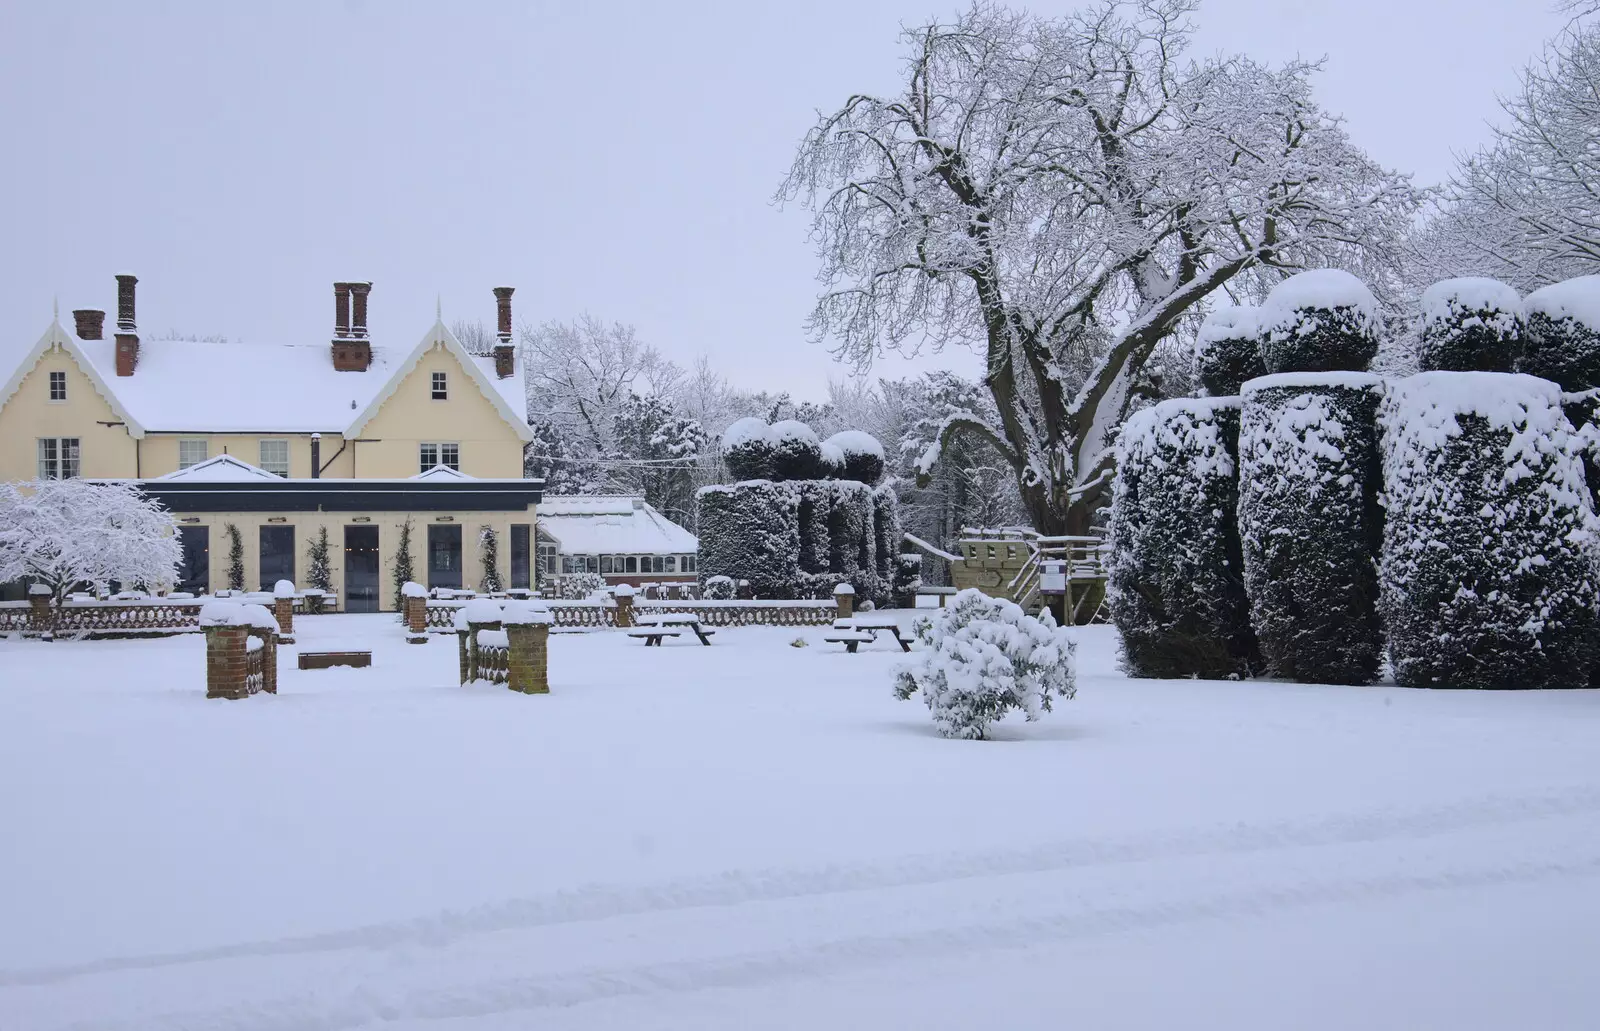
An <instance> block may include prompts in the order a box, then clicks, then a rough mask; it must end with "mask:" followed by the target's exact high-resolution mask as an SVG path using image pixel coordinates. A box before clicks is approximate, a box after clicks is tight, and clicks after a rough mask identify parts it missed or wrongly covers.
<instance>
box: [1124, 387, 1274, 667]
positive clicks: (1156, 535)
mask: <svg viewBox="0 0 1600 1031" xmlns="http://www.w3.org/2000/svg"><path fill="white" fill-rule="evenodd" d="M1238 439H1239V399H1238V398H1236V397H1224V398H1201V399H1192V398H1180V399H1177V400H1172V401H1163V402H1161V403H1160V404H1158V405H1156V406H1155V407H1154V408H1147V409H1145V410H1144V411H1142V412H1139V413H1137V414H1135V415H1134V416H1133V417H1132V418H1130V419H1129V420H1128V421H1127V423H1125V424H1124V425H1123V428H1122V440H1121V443H1120V445H1119V450H1118V457H1117V479H1116V484H1115V489H1114V494H1113V501H1112V506H1111V540H1112V542H1113V548H1112V552H1111V559H1110V562H1109V563H1108V570H1107V573H1108V581H1109V582H1108V584H1107V588H1108V593H1109V598H1110V603H1111V618H1112V620H1113V621H1114V622H1115V623H1116V624H1117V629H1118V630H1119V631H1121V634H1122V650H1123V666H1124V668H1125V669H1126V670H1127V672H1128V673H1129V674H1130V675H1132V676H1136V677H1186V676H1200V677H1206V678H1208V679H1218V678H1222V677H1227V676H1231V675H1239V676H1247V675H1249V674H1250V673H1251V672H1253V671H1254V669H1255V668H1256V666H1257V665H1258V663H1259V652H1258V650H1257V648H1256V641H1255V634H1254V633H1253V632H1252V631H1251V629H1250V603H1249V601H1248V599H1247V598H1246V597H1245V591H1244V569H1243V560H1242V556H1241V553H1240V545H1239V531H1238V523H1237V509H1238V501H1239V481H1238V475H1237V468H1236V465H1235V462H1236V456H1237V451H1238Z"/></svg>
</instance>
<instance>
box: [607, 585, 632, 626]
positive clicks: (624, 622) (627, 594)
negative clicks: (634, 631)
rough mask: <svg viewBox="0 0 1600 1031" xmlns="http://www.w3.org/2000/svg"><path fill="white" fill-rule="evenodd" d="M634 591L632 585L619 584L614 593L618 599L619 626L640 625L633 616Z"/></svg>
mask: <svg viewBox="0 0 1600 1031" xmlns="http://www.w3.org/2000/svg"><path fill="white" fill-rule="evenodd" d="M634 591H635V588H634V587H633V585H632V584H617V586H616V587H615V588H614V589H613V591H612V596H613V597H615V598H616V599H617V626H624V627H626V626H637V625H638V624H637V623H636V622H635V620H634V615H633V595H634Z"/></svg>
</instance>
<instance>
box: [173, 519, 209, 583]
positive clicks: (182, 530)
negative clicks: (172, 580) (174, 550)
mask: <svg viewBox="0 0 1600 1031" xmlns="http://www.w3.org/2000/svg"><path fill="white" fill-rule="evenodd" d="M178 546H179V547H181V548H182V549H183V561H182V563H180V564H179V566H178V590H180V591H188V592H189V593H190V594H208V593H210V591H211V527H209V526H180V527H178Z"/></svg>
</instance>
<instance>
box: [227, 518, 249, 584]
mask: <svg viewBox="0 0 1600 1031" xmlns="http://www.w3.org/2000/svg"><path fill="white" fill-rule="evenodd" d="M223 532H224V533H226V534H227V535H228V590H230V591H242V590H244V535H243V534H241V533H240V532H239V528H238V527H237V526H235V525H234V524H233V523H228V524H227V525H226V526H224V527H223Z"/></svg>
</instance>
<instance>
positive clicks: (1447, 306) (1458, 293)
mask: <svg viewBox="0 0 1600 1031" xmlns="http://www.w3.org/2000/svg"><path fill="white" fill-rule="evenodd" d="M1417 339H1418V348H1417V364H1418V365H1419V366H1420V367H1421V368H1422V370H1423V371H1424V372H1432V371H1435V370H1441V369H1449V370H1453V371H1456V372H1510V371H1511V370H1512V369H1513V368H1515V366H1516V363H1517V359H1518V357H1520V356H1521V353H1522V298H1520V297H1518V296H1517V292H1516V291H1515V290H1513V289H1511V287H1509V286H1507V285H1506V284H1504V283H1502V282H1500V281H1499V280H1498V279H1483V278H1478V277H1467V278H1463V279H1446V280H1443V281H1441V282H1438V283H1435V284H1433V285H1432V286H1430V287H1428V289H1426V290H1424V291H1423V292H1422V316H1421V318H1420V320H1419V322H1418V325H1417Z"/></svg>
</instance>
